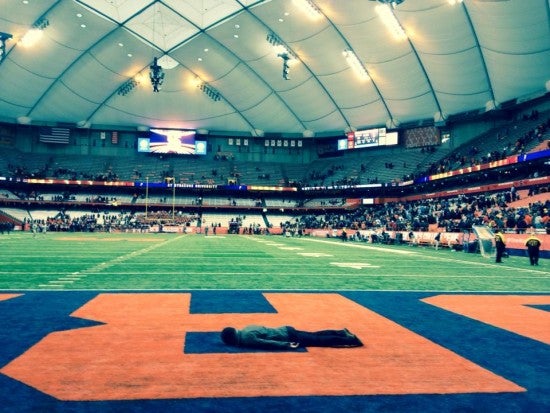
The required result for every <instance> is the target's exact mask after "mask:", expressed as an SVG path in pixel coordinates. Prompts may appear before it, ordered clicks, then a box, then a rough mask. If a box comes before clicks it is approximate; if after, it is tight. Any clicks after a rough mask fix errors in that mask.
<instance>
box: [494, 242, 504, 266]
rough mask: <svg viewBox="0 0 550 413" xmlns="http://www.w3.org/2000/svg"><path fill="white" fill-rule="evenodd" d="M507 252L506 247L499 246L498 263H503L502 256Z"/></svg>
mask: <svg viewBox="0 0 550 413" xmlns="http://www.w3.org/2000/svg"><path fill="white" fill-rule="evenodd" d="M505 250H506V247H505V246H504V245H499V244H497V257H496V262H502V256H503V255H504V251H505Z"/></svg>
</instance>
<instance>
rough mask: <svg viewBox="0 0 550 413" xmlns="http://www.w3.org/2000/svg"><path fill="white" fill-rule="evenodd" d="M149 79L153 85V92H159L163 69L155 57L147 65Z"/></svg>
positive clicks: (162, 81)
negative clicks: (149, 64)
mask: <svg viewBox="0 0 550 413" xmlns="http://www.w3.org/2000/svg"><path fill="white" fill-rule="evenodd" d="M149 79H151V85H153V92H159V91H160V86H161V85H162V84H163V83H164V70H162V67H161V66H160V65H159V64H158V59H157V58H156V57H155V58H154V60H153V64H152V65H151V66H149Z"/></svg>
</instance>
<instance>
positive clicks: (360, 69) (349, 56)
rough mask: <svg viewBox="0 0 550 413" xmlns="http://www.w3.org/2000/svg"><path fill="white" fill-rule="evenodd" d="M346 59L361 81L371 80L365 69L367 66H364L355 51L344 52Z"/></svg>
mask: <svg viewBox="0 0 550 413" xmlns="http://www.w3.org/2000/svg"><path fill="white" fill-rule="evenodd" d="M344 57H345V58H346V61H347V62H348V65H349V66H350V67H351V68H352V69H353V70H354V71H355V73H357V74H358V75H359V77H360V78H361V79H364V80H367V79H370V76H369V74H368V72H367V69H365V66H363V64H362V63H361V61H360V60H359V58H358V57H357V55H356V54H355V52H354V51H353V50H351V49H347V50H344Z"/></svg>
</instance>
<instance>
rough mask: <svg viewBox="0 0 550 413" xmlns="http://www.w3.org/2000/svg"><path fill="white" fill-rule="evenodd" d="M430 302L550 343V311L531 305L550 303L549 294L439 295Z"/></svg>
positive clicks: (429, 299)
mask: <svg viewBox="0 0 550 413" xmlns="http://www.w3.org/2000/svg"><path fill="white" fill-rule="evenodd" d="M422 301H424V302H426V303H428V304H432V305H434V306H436V307H440V308H443V309H445V310H449V311H452V312H454V313H457V314H461V315H464V316H466V317H470V318H473V319H474V320H478V321H482V322H484V323H486V324H490V325H493V326H496V327H500V328H502V329H504V330H508V331H511V332H513V333H516V334H519V335H522V336H525V337H528V338H531V339H533V340H538V341H541V342H543V343H545V344H550V313H548V311H543V310H539V309H536V308H532V307H528V305H550V296H548V295H438V296H435V297H430V298H426V299H424V300H422Z"/></svg>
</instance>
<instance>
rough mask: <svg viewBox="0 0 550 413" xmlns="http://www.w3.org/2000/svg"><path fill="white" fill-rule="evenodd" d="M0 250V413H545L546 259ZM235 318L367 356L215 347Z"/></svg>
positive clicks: (243, 246)
mask: <svg viewBox="0 0 550 413" xmlns="http://www.w3.org/2000/svg"><path fill="white" fill-rule="evenodd" d="M0 242H1V243H2V248H0V314H2V325H1V326H0V412H4V411H5V412H10V413H11V412H36V411H56V412H72V413H84V412H97V411H101V412H119V411H125V412H134V411H142V412H146V411H147V412H148V411H162V412H168V413H171V412H174V413H175V412H181V411H192V412H199V413H202V412H221V411H223V412H253V411H262V412H266V413H271V412H274V413H275V412H277V413H279V412H281V411H299V412H306V413H307V412H312V413H313V412H315V413H318V412H323V413H325V412H327V413H331V412H335V413H336V412H341V411H355V412H358V413H362V412H381V411H384V412H419V411H421V412H429V413H431V412H433V413H435V412H437V413H440V412H478V411H479V412H498V413H506V412H514V413H515V412H530V413H531V412H535V413H538V412H547V411H549V410H550V314H549V310H550V272H549V271H548V269H547V268H548V265H549V263H548V261H547V260H542V262H541V265H540V266H538V267H532V266H530V265H529V263H528V259H527V257H510V258H507V259H505V261H504V263H502V264H496V263H494V261H493V260H492V259H486V258H483V257H481V256H480V255H477V254H467V253H463V252H452V251H449V250H438V251H435V250H434V248H429V247H409V246H393V245H392V246H386V245H378V244H377V245H371V244H364V243H352V242H342V241H341V240H336V239H324V238H310V237H304V238H284V237H282V236H242V235H241V236H238V235H231V236H227V235H226V236H219V235H217V236H204V235H178V234H147V233H144V234H136V233H115V234H105V233H87V234H82V233H48V234H46V235H43V234H40V235H37V236H36V237H33V236H32V235H31V234H28V233H12V234H10V235H4V236H2V237H0ZM247 324H263V325H271V326H277V325H294V326H295V327H297V328H300V329H304V330H321V329H330V328H334V329H338V328H343V327H347V328H349V329H350V330H351V331H353V332H354V333H355V334H357V336H358V337H359V338H360V339H361V340H362V341H363V343H364V344H365V345H364V346H363V347H359V348H354V349H333V348H303V349H300V350H301V351H294V352H293V351H282V352H272V351H257V350H250V349H239V348H233V347H228V346H225V345H223V343H221V341H220V339H219V331H220V329H221V328H223V327H224V326H227V325H234V326H236V327H239V326H244V325H247Z"/></svg>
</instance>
